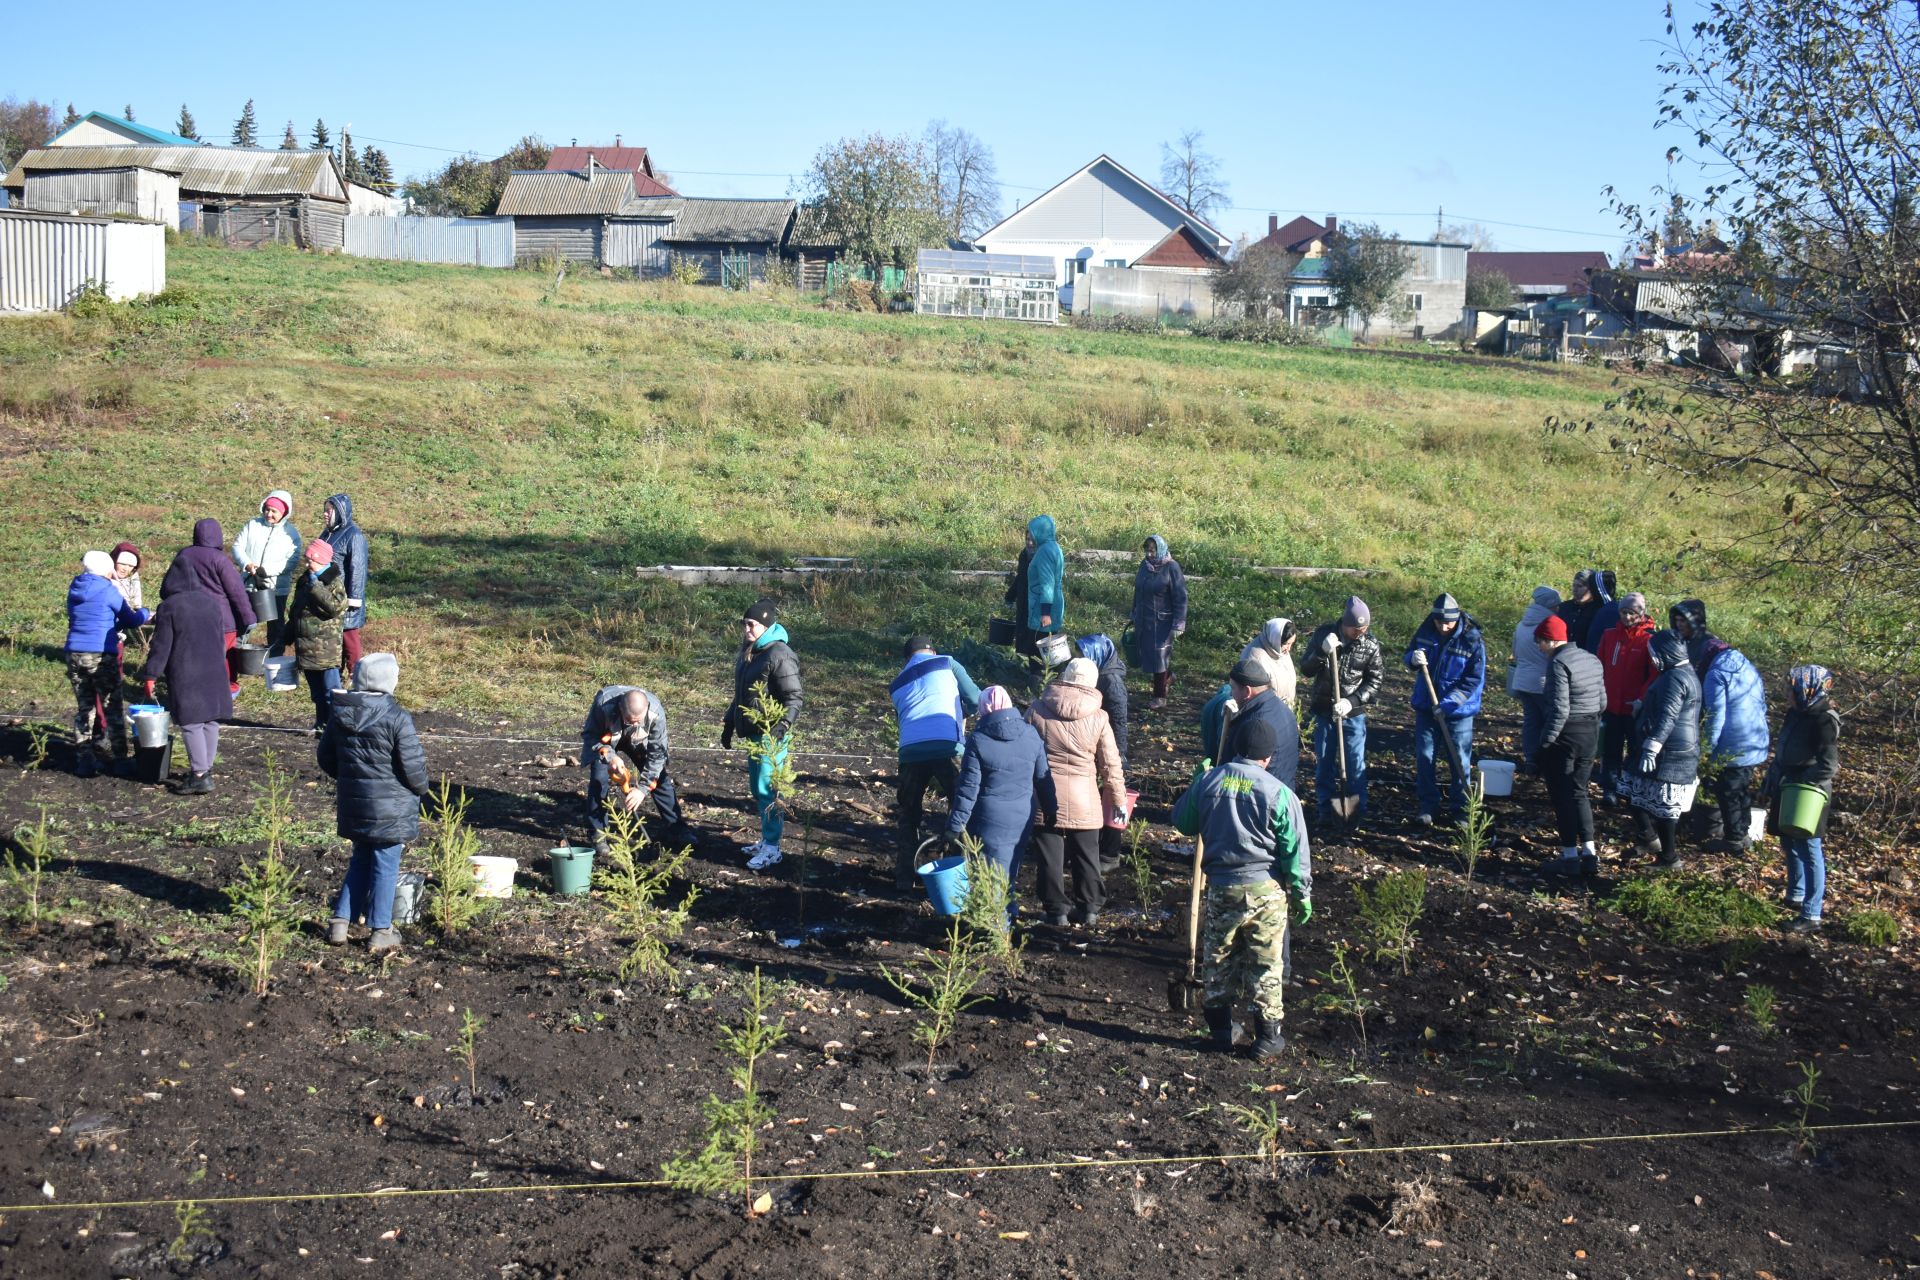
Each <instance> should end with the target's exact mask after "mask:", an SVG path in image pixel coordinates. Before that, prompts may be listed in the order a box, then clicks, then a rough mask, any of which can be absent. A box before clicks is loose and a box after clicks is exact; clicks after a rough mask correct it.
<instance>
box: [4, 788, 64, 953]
mask: <svg viewBox="0 0 1920 1280" xmlns="http://www.w3.org/2000/svg"><path fill="white" fill-rule="evenodd" d="M13 843H14V844H15V845H16V846H17V848H18V852H15V850H13V849H9V850H7V861H6V875H7V883H8V884H9V885H11V886H12V887H13V889H14V891H15V892H17V893H18V894H19V895H20V898H21V901H22V902H23V903H24V904H25V907H26V915H27V924H28V926H29V927H30V928H34V929H37V928H39V927H40V890H41V887H42V885H44V883H45V882H46V878H47V866H48V865H49V864H50V863H51V862H52V861H53V859H54V857H55V855H56V853H57V852H58V850H59V846H60V837H59V836H57V835H55V834H54V833H53V832H51V831H49V830H47V809H46V806H45V805H42V806H41V807H40V821H39V822H38V823H36V824H35V825H33V826H31V827H28V826H21V827H16V828H15V829H14V832H13Z"/></svg>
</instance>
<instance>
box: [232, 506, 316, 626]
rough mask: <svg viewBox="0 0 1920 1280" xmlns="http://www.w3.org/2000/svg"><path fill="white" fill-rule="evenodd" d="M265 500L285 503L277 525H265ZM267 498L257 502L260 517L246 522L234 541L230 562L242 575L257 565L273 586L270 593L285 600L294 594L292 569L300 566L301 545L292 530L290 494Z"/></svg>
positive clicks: (296, 530) (251, 588) (298, 537)
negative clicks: (231, 561) (281, 518)
mask: <svg viewBox="0 0 1920 1280" xmlns="http://www.w3.org/2000/svg"><path fill="white" fill-rule="evenodd" d="M267 498H278V499H280V501H282V502H284V503H286V504H287V518H286V519H284V520H282V521H281V522H280V523H279V524H277V525H272V524H268V523H267ZM267 498H262V499H260V514H259V515H257V516H255V517H254V518H253V519H251V520H249V521H247V524H246V527H245V528H244V529H242V530H240V535H239V536H238V537H236V538H235V539H234V540H233V562H234V563H235V564H237V565H239V566H240V572H241V573H242V574H243V575H244V574H245V573H246V571H247V566H248V565H250V564H257V565H259V566H260V568H261V569H262V570H263V571H265V573H266V575H267V578H268V580H269V581H271V582H272V584H273V594H274V595H276V596H278V597H280V598H281V599H282V600H285V599H286V598H287V596H288V595H290V594H291V593H292V591H293V569H294V566H295V565H296V564H298V563H299V560H300V548H301V546H302V545H303V544H302V543H301V541H300V531H299V530H298V529H296V528H294V527H293V495H292V494H290V493H288V492H287V491H286V490H285V489H275V490H274V491H273V492H272V493H269V494H268V495H267ZM247 589H248V590H249V591H251V590H253V589H254V584H253V583H251V582H249V583H247Z"/></svg>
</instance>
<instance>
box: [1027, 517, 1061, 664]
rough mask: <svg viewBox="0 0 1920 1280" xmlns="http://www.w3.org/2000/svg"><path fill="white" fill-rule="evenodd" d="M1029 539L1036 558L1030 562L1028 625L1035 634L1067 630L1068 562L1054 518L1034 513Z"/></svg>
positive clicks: (1028, 563)
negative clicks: (1061, 547)
mask: <svg viewBox="0 0 1920 1280" xmlns="http://www.w3.org/2000/svg"><path fill="white" fill-rule="evenodd" d="M1027 538H1028V540H1029V541H1030V542H1031V543H1032V544H1033V557H1032V558H1031V559H1030V560H1028V561H1027V598H1026V601H1025V604H1026V619H1027V628H1028V630H1030V631H1032V632H1033V634H1034V635H1035V636H1046V635H1052V634H1054V633H1055V632H1059V631H1065V630H1066V628H1067V585H1066V584H1067V562H1066V557H1065V556H1064V555H1062V554H1061V552H1060V541H1059V534H1058V530H1057V529H1056V528H1055V527H1054V523H1053V517H1052V516H1035V517H1034V518H1033V519H1031V520H1029V521H1027Z"/></svg>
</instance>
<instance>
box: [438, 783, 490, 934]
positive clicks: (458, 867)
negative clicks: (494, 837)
mask: <svg viewBox="0 0 1920 1280" xmlns="http://www.w3.org/2000/svg"><path fill="white" fill-rule="evenodd" d="M470 803H471V802H470V801H469V800H468V799H467V793H466V789H465V788H458V789H456V788H455V787H454V785H453V781H452V779H451V778H449V777H448V776H447V775H445V774H442V775H441V777H440V785H439V786H438V787H437V788H435V789H434V792H433V794H432V795H430V796H428V797H427V808H426V819H427V822H428V824H429V825H430V827H431V829H432V835H431V837H430V838H429V839H428V841H427V868H428V870H429V871H430V872H431V873H432V875H433V880H434V889H433V894H432V896H431V897H429V898H428V899H427V917H428V919H430V920H432V921H433V925H434V928H436V929H438V930H439V931H440V932H441V934H442V935H446V936H451V935H452V934H456V933H459V932H460V931H461V930H463V929H465V928H466V927H467V926H468V925H470V924H472V923H473V921H474V919H475V918H476V917H477V916H479V915H480V913H481V912H483V911H485V910H486V909H487V905H486V900H485V899H483V898H482V897H481V896H480V893H479V889H480V877H479V875H478V874H476V873H475V871H474V869H473V858H474V855H475V854H478V853H479V852H480V849H481V844H480V834H479V832H477V831H475V830H474V829H473V828H472V827H471V826H469V825H467V808H468V806H469V804H470Z"/></svg>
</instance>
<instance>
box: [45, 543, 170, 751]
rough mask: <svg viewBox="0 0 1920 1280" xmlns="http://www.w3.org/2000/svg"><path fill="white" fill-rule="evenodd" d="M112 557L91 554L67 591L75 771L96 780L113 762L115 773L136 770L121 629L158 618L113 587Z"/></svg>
mask: <svg viewBox="0 0 1920 1280" xmlns="http://www.w3.org/2000/svg"><path fill="white" fill-rule="evenodd" d="M113 579H114V569H113V557H112V556H109V555H108V554H107V553H106V552H104V551H89V552H87V554H86V555H84V556H82V557H81V559H80V572H79V574H78V575H76V576H75V577H74V579H73V581H72V582H71V583H69V584H68V586H67V645H66V652H67V684H68V685H69V686H70V687H71V688H72V689H73V708H74V709H73V771H74V773H75V774H76V775H77V776H79V777H82V778H91V777H93V776H94V775H95V774H96V773H98V772H99V771H100V768H101V766H102V765H103V764H105V763H107V762H108V759H109V758H108V755H107V750H106V744H107V743H108V742H109V741H111V742H112V744H113V755H112V757H111V761H112V764H113V768H114V770H115V772H117V773H120V774H121V775H123V776H124V775H126V774H129V773H131V772H132V770H133V753H132V750H131V748H130V747H129V746H128V744H127V715H126V708H125V705H124V704H123V703H122V702H121V699H120V634H119V633H120V629H121V628H123V627H128V628H130V627H137V626H140V625H141V624H143V623H145V622H146V621H147V620H148V619H149V618H151V617H152V616H153V615H152V614H151V613H149V612H147V610H145V609H136V608H134V607H133V606H132V605H130V604H128V603H127V599H126V597H125V596H123V595H121V594H120V589H119V588H118V587H116V586H115V585H114V582H113Z"/></svg>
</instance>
